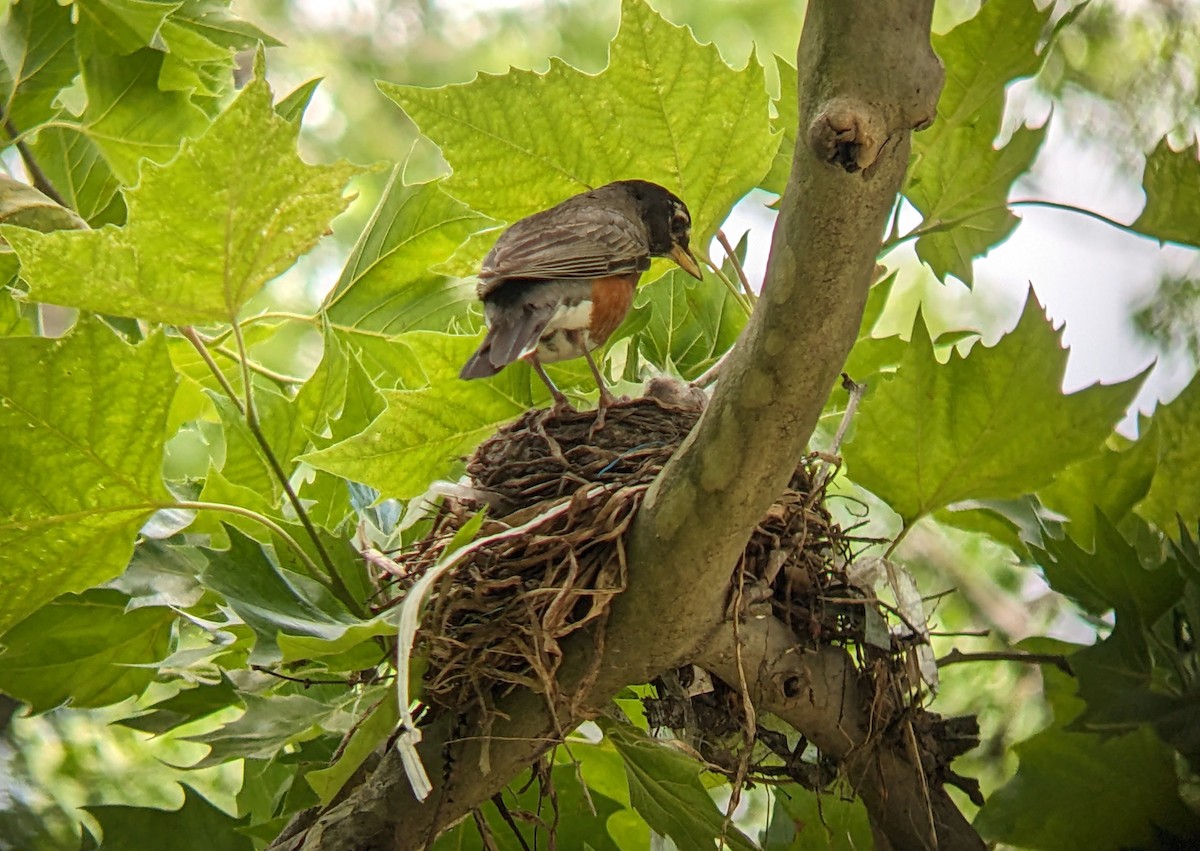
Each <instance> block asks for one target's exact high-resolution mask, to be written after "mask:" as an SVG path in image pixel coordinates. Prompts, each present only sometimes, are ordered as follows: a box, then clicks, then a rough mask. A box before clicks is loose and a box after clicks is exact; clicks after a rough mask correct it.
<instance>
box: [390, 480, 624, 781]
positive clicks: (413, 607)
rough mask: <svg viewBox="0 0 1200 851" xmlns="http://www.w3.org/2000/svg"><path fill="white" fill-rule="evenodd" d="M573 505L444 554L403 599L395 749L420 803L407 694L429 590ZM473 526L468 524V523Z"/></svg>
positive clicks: (420, 769)
mask: <svg viewBox="0 0 1200 851" xmlns="http://www.w3.org/2000/svg"><path fill="white" fill-rule="evenodd" d="M603 490H605V486H604V485H595V486H593V487H592V488H589V489H588V491H587V498H588V499H591V498H592V497H593V496H596V495H597V494H599V493H600V492H601V491H603ZM571 502H572V500H571V499H570V498H567V499H564V500H563V501H562V502H560V503H558V504H557V505H555V506H553V507H552V508H549V509H547V510H546V511H543V512H542V513H541V514H538V515H536V516H534V517H533V518H531V519H530V520H527V521H526V522H524V523H522V524H521V525H520V526H513V527H512V528H511V529H505V530H504V531H503V532H497V533H496V534H494V535H487V536H486V537H483V538H478V539H477V540H474V541H471V542H470V543H469V544H466V545H464V546H462V547H459V548H457V549H454V550H453V551H450V552H445V553H442V556H441V558H439V559H438V561H437V563H436V564H434V565H433V566H432V567H430V568H429V569H428V570H427V571H425V574H424V575H423V576H422V577H421V578H420V579H418V580H417V581H416V583H414V584H413V586H412V588H410V589H409V591H408V593H407V594H406V595H405V596H404V600H403V602H402V603H401V604H400V627H399V629H398V630H397V635H396V703H397V705H398V706H399V708H400V734H399V735H398V736H396V742H395V748H396V750H398V751H399V752H400V761H401V763H403V765H404V773H405V775H407V777H408V782H409V785H411V786H412V790H413V794H414V795H416V797H417V800H418V801H424V800H425V799H426V798H428V797H429V793H430V792H432V791H433V784H432V783H430V782H429V774H428V772H426V771H425V764H424V763H423V762H421V755H420V754H419V753H418V752H417V745H418V744H420V743H421V731H420V729H418V728H417V725H416V721H415V719H414V718H413V714H412V703H413V700H412V696H411V695H410V694H409V690H408V677H409V657H411V655H412V650H413V645H414V644H415V643H416V639H417V629H418V628H419V627H420V625H421V609H422V607H423V606H424V604H425V600H426V598H427V597H428V596H429V592H430V589H432V588H433V584H434V583H435V582H437V581H438V579H439V578H441V577H442V576H443V575H444V574H445V573H446V572H447V571H449V570H452V569H453V568H454V567H455V566H457V565H458V564H459V563H460V562H462V561H463V560H464V559H465V558H466V557H467V556H469V555H471V554H473V553H476V552H478V551H479V550H481V549H483V548H484V547H488V546H491V545H492V544H494V543H498V542H500V541H507V540H510V539H512V538H520V537H521V536H522V535H525V534H527V533H528V532H530V531H532V530H533V529H536V528H537V527H538V526H540V525H541V524H542V523H545V522H546V521H548V520H553V519H554V518H556V517H558V516H560V515H562V514H565V513H566V512H567V510H568V509H570V507H571ZM480 520H482V517H480ZM470 522H471V521H468V523H470ZM460 531H461V530H460Z"/></svg>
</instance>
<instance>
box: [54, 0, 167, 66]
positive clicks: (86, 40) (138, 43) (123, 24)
mask: <svg viewBox="0 0 1200 851" xmlns="http://www.w3.org/2000/svg"><path fill="white" fill-rule="evenodd" d="M73 5H74V10H73V12H74V14H75V16H76V19H77V20H78V25H77V28H78V33H79V34H78V39H79V46H80V52H81V53H115V54H127V53H133V52H134V51H135V50H137V49H138V48H141V47H146V46H148V45H150V44H151V43H152V42H153V41H154V37H155V36H156V35H158V30H159V27H161V26H162V23H163V20H164V19H165V18H166V17H167V15H169V14H171V13H172V12H174V11H175V10H176V9H178V8H179V7H180V6H181V5H183V4H182V0H180V2H175V3H171V2H162V0H74V2H73Z"/></svg>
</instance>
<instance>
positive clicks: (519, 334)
mask: <svg viewBox="0 0 1200 851" xmlns="http://www.w3.org/2000/svg"><path fill="white" fill-rule="evenodd" d="M545 327H546V317H545V316H538V315H533V316H530V315H525V316H521V317H519V318H517V319H515V320H511V319H510V320H507V321H506V320H503V319H502V320H500V321H499V322H496V323H495V324H493V325H492V327H491V329H490V330H489V331H488V334H487V336H486V337H485V338H484V340H483V343H481V344H480V346H479V349H478V351H476V352H475V354H473V355H471V359H470V360H469V361H467V364H466V366H464V367H463V368H462V372H460V373H459V377H460V378H486V377H488V376H489V375H495V374H496V373H497V372H499V371H500V370H501V369H503V368H504V367H505V366H507V365H508V364H510V363H512V362H513V361H515V360H517V359H518V358H520V357H521V356H522V355H525V354H527V353H528V352H529V351H531V350H532V349H533V348H534V347H535V346H536V345H537V340H538V338H539V337H540V336H541V335H542V330H543V329H544V328H545Z"/></svg>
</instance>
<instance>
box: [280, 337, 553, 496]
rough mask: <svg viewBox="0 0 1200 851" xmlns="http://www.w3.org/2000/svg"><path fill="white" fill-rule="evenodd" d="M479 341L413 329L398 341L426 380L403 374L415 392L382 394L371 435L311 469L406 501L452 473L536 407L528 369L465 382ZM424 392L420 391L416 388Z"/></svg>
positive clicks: (322, 454)
mask: <svg viewBox="0 0 1200 851" xmlns="http://www.w3.org/2000/svg"><path fill="white" fill-rule="evenodd" d="M478 342H479V341H478V339H477V338H474V337H453V336H449V335H446V334H434V333H431V332H427V331H413V332H410V333H408V334H404V335H401V336H400V337H397V338H395V340H394V341H393V343H392V344H393V345H394V346H404V347H406V348H409V349H410V350H411V352H412V353H413V354H414V355H415V357H416V358H417V359H418V360H419V363H420V365H421V367H422V373H421V374H411V375H407V376H405V378H406V386H407V387H409V388H412V389H406V390H398V391H390V392H387V393H385V394H384V397H385V398H386V399H387V405H388V407H387V410H385V411H384V412H383V413H382V414H380V416H379V417H378V418H377V419H376V420H375V421H374V422H372V423H371V425H370V426H369V427H368V428H367V429H366V431H364V432H362V433H361V434H358V435H355V436H354V437H351V438H349V439H348V440H345V441H343V442H341V443H338V444H335V445H334V446H330V447H329V448H327V449H320V450H318V451H316V452H311V453H309V454H308V455H305V456H304V457H303V460H304V461H306V462H308V463H309V464H311V465H312V466H314V467H316V468H318V469H321V470H326V471H328V472H330V473H333V474H335V475H338V476H343V477H345V478H348V479H351V480H353V481H356V482H362V483H364V484H368V485H370V486H371V487H373V488H375V489H376V490H378V491H380V492H381V493H382V494H384V495H385V496H389V497H396V498H399V499H406V498H408V497H413V496H418V495H419V494H421V493H424V491H425V489H426V488H427V487H428V485H429V482H430V481H432V480H433V479H436V478H438V477H439V476H445V475H448V474H449V473H450V471H451V470H452V469H453V467H454V465H455V463H456V462H455V459H456V458H457V457H458V456H460V455H463V454H465V453H468V452H470V451H471V449H473V448H474V447H475V446H476V445H477V444H478V443H479V442H480V441H481V440H483V439H484V438H485V437H488V436H489V435H490V434H492V433H493V432H494V431H495V430H496V427H497V426H498V425H500V424H501V423H503V422H506V421H508V420H510V419H512V418H513V417H515V416H517V415H518V414H520V413H522V412H524V411H525V410H527V409H528V408H529V407H530V406H531V404H532V401H533V399H532V396H531V394H530V389H529V371H528V368H525V367H523V366H519V367H516V368H514V367H509V368H508V369H505V370H503V371H501V373H500V374H499V375H497V376H496V377H495V378H489V379H481V380H477V381H460V380H459V379H458V370H459V369H460V368H461V367H462V365H463V364H464V363H466V360H467V358H468V357H469V356H470V354H471V352H472V351H473V350H474V349H475V347H476V346H477V345H478ZM418 388H419V389H418Z"/></svg>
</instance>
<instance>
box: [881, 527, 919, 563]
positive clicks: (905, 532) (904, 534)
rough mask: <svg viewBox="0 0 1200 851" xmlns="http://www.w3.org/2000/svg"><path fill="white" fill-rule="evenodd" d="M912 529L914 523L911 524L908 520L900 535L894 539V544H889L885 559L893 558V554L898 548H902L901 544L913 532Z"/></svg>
mask: <svg viewBox="0 0 1200 851" xmlns="http://www.w3.org/2000/svg"><path fill="white" fill-rule="evenodd" d="M912 527H913V524H912V523H909V522H908V521H907V520H906V521H905V522H904V526H903V527H902V528H901V529H900V532H899V534H897V535H896V537H894V538H892V542H891V543H890V544H888V548H887V549H886V550H885V551H884V553H883V557H884V558H885V559H889V558H891V557H892V553H894V552H895V551H896V547H898V546H900V542H901V541H903V540H904V539H905V538H906V537H908V533H909V532H911V531H912Z"/></svg>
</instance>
